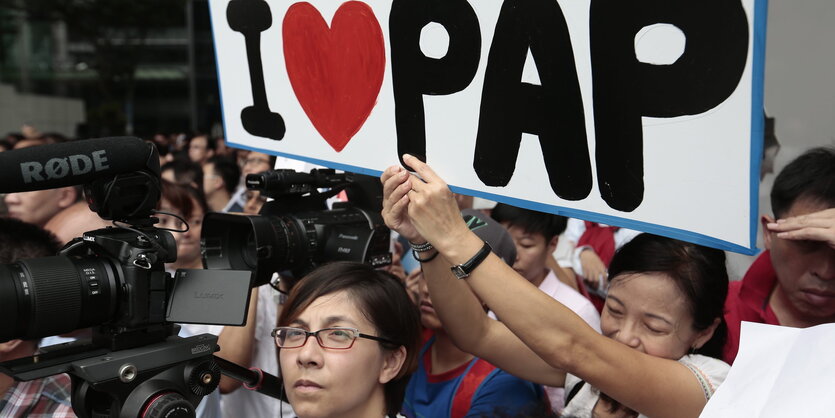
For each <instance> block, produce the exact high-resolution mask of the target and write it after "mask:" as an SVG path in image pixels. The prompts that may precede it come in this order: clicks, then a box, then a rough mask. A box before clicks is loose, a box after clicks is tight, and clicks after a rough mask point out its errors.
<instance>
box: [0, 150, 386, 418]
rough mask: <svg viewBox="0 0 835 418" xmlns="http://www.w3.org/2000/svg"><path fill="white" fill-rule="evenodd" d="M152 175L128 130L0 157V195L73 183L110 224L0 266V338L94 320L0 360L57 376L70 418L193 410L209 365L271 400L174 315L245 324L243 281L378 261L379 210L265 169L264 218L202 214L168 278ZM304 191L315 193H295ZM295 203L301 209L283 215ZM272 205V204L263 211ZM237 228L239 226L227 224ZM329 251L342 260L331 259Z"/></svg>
mask: <svg viewBox="0 0 835 418" xmlns="http://www.w3.org/2000/svg"><path fill="white" fill-rule="evenodd" d="M159 171H160V168H159V159H158V156H157V152H156V149H155V148H154V147H153V145H151V144H148V143H145V142H143V141H142V140H140V139H137V138H130V137H121V138H103V139H91V140H85V141H78V142H73V143H65V144H54V145H47V146H40V147H34V148H26V149H21V150H14V151H7V152H4V153H3V154H2V155H0V178H2V179H3V185H2V186H0V189H2V190H0V191H2V192H19V191H30V190H43V189H49V188H56V187H65V186H71V185H78V184H83V188H84V194H85V197H86V199H87V203H88V204H89V206H90V209H91V210H93V211H94V212H96V213H97V214H98V215H99V216H100V217H102V218H103V219H106V220H112V221H113V224H114V227H107V228H104V229H99V230H95V231H89V232H85V233H84V234H83V236H82V237H80V238H76V239H74V240H73V241H71V242H70V243H69V244H67V245H66V246H65V247H64V248H63V249H62V250H61V252H60V253H59V255H57V256H53V257H45V258H37V259H30V260H21V261H18V262H16V263H13V264H9V265H0V315H2V318H4V319H3V321H2V324H0V341H6V340H10V339H15V338H20V339H36V338H40V337H45V336H51V335H56V334H61V333H66V332H70V331H73V330H76V329H80V328H86V327H93V336H92V339H91V340H90V341H86V340H85V341H77V342H74V343H69V344H62V345H59V346H54V347H46V348H44V349H43V350H42V351H43V352H42V353H41V354H38V355H36V356H33V357H29V358H24V359H18V360H12V361H8V362H5V363H2V364H0V371H2V372H3V373H6V374H8V375H10V376H13V377H14V378H15V379H17V380H32V379H38V378H43V377H46V376H50V375H54V374H58V373H68V374H69V375H70V377H71V379H72V403H73V409H74V410H75V412H76V414H77V415H78V416H80V417H89V416H111V417H117V416H118V417H135V416H137V415H138V414H139V413H140V412H142V413H143V414H144V415H143V416H148V417H150V416H165V417H174V416H194V405H196V404H197V403H199V401H200V399H201V398H202V397H203V396H205V395H206V394H208V393H210V392H212V391H213V390H215V389H216V387H217V384H218V382H219V378H220V373H221V372H222V373H224V374H226V375H228V376H231V377H232V378H235V379H238V380H242V381H244V382H245V383H248V384H249V385H250V386H254V384H255V382H264V381H266V382H268V384H264V385H262V386H261V388H260V389H258V391H259V392H261V393H264V394H266V395H268V396H273V397H279V395H280V392H281V390H280V389H281V388H280V387H279V386H280V382H279V381H278V380H276V379H275V378H274V377H272V376H270V375H268V374H266V373H263V372H260V371H258V372H253V371H250V370H248V369H245V368H241V367H240V366H237V365H234V364H232V363H229V362H226V361H223V360H222V359H219V358H217V357H214V356H213V353H214V352H215V351H217V350H218V349H219V347H217V337H216V336H214V335H211V334H203V335H198V336H194V337H189V338H180V337H177V336H176V334H177V333H178V331H179V326H177V325H176V323H209V324H221V325H242V324H244V323H245V322H246V312H247V309H248V305H249V293H250V292H249V291H250V288H252V287H254V286H258V285H261V284H265V283H267V282H269V280H270V278H271V277H272V276H273V273H275V272H287V273H288V274H297V276H295V277H301V275H303V274H305V273H306V272H307V271H309V270H310V269H312V268H313V267H315V265H317V264H318V263H320V262H322V261H325V260H335V259H351V260H357V261H367V262H370V263H372V264H374V265H383V264H386V263H387V262H390V257H391V255H390V253H388V236H389V232H388V229H385V227H384V226H381V225H382V222H381V221H379V214H378V213H379V211H377V212H376V213H374V212H368V211H366V210H363V209H359V208H356V207H353V206H351V205H347V206H343V207H340V208H334V209H333V210H324V209H319V206H320V205H319V204H320V203H321V204H324V199H322V196H326V195H329V193H330V192H327V193H321V192H319V191H318V188H322V187H328V186H329V185H330V186H331V187H333V189H334V190H337V189H338V190H342V189H345V188H347V187H348V186H350V185H351V184H353V177H352V175H350V174H335V173H333V172H332V171H330V172H323V173H322V174H319V173H312V174H306V173H296V174H291V173H290V172H286V171H282V172H267V173H263V174H261V175H260V176H265V177H264V179H270V180H267V181H266V183H265V187H264V189H263V190H264V193H265V195H268V196H275V197H277V198H278V197H279V196H284V197H286V200H285V199H282V203H278V202H276V201H274V202H271V203H267V205H265V207H264V210H262V213H264V214H265V215H266V214H267V213H270V215H267V216H263V217H259V216H235V215H225V214H209V215H207V217H206V221H207V223H206V226H204V230H203V242H205V243H208V244H207V245H204V259H203V261H204V267H208V268H209V269H208V270H186V269H181V270H178V271H177V272H176V273H175V274H174V276H173V277H172V276H171V274H169V273H167V272H166V271H165V268H164V264H165V263H170V262H173V261H176V258H177V257H176V251H177V250H176V243H175V241H174V238H173V236H172V234H171V231H169V230H165V229H160V228H156V227H154V224H156V223H157V222H158V218H156V217H155V215H160V214H161V213H159V212H157V211H156V210H155V208H156V206H157V202H158V201H159V199H160V196H161V183H160V177H159ZM274 173H282V174H278V176H279V177H281V176H284V178H285V179H292V187H289V188H290V189H293V190H294V192H293V193H290V195H285V194H283V192H278V191H276V190H279V189H281V190H283V189H286V188H288V187H287V186H275V185H277V184H283V183H282V181H278V183H276V181H275V180H276V179H275V178H274V176H275V175H276V174H274ZM320 180H321V181H320ZM376 184H377V185H379V182H377V183H376ZM312 188H316V189H317V190H316V191H315V192H314V191H310V192H309V193H301V194H299V193H297V192H296V191H298V190H301V189H305V190H312ZM277 200H278V199H277ZM296 204H298V205H301V206H299V207H298V208H296V209H294V205H296ZM274 207H280V208H281V210H278V211H277V212H275V215H272V213H273V209H271V208H274ZM314 208H317V209H314ZM360 219H362V220H363V221H362V222H360ZM378 221H379V222H378ZM242 222H245V223H249V224H250V225H252V228H251V230H249V231H246V230H243V229H241V228H239V224H240V223H242ZM363 228H364V229H363ZM174 232H177V231H174ZM332 234H336V235H335V236H334V235H332ZM383 238H385V248H383V247H384V242H383V241H384V240H383ZM343 242H344V243H343ZM349 243H355V244H356V243H362V245H360V246H359V247H358V246H356V245H354V246H351V245H349ZM360 247H362V248H360ZM331 249H333V250H332V251H333V252H334V253H335V254H342V255H343V256H342V258H339V257H336V256H335V257H334V258H330V257H331ZM357 254H363V256H362V257H361V258H360V259H358V258H357ZM288 277H289V276H288ZM206 295H210V296H212V297H206ZM269 382H271V384H269Z"/></svg>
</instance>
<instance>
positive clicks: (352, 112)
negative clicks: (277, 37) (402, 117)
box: [282, 1, 386, 152]
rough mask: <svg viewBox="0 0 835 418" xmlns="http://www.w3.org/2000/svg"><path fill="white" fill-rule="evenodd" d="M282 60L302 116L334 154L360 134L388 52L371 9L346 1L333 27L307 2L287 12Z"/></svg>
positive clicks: (294, 6)
mask: <svg viewBox="0 0 835 418" xmlns="http://www.w3.org/2000/svg"><path fill="white" fill-rule="evenodd" d="M282 32H283V36H284V61H285V63H286V66H287V75H288V76H289V77H290V84H291V85H292V86H293V91H294V92H295V93H296V98H297V99H298V100H299V103H300V104H301V106H302V109H304V113H306V114H307V117H308V118H309V119H310V121H311V122H313V126H314V127H316V130H317V131H319V134H321V135H322V137H323V138H325V141H328V144H330V146H331V147H333V149H335V150H336V151H337V152H339V151H342V149H343V148H345V145H347V144H348V142H349V141H350V140H351V138H352V137H353V136H354V134H356V133H357V131H359V129H360V128H361V127H362V125H363V124H364V123H365V120H366V119H368V115H370V114H371V110H372V109H373V108H374V105H375V104H376V103H377V95H378V94H379V93H380V87H381V86H382V84H383V74H384V73H385V66H386V52H385V46H384V43H383V42H384V40H383V31H382V30H381V29H380V24H379V23H378V22H377V17H376V16H375V15H374V12H373V11H372V10H371V8H370V7H369V6H368V5H367V4H365V3H362V2H359V1H349V2H346V3H344V4H342V6H340V7H339V9H338V10H337V11H336V13H335V14H334V16H333V22H332V24H331V27H330V28H328V24H327V22H325V19H323V18H322V15H321V14H320V13H319V11H318V10H316V8H315V7H313V6H312V5H311V4H310V3H296V4H294V5H292V6H290V8H289V9H288V10H287V14H286V15H285V16H284V26H283V28H282Z"/></svg>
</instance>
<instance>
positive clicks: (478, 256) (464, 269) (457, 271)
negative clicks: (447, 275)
mask: <svg viewBox="0 0 835 418" xmlns="http://www.w3.org/2000/svg"><path fill="white" fill-rule="evenodd" d="M490 251H493V248H491V247H490V244H488V243H487V241H484V246H482V247H481V249H480V250H478V252H477V253H475V255H474V256H473V258H471V259H469V260H467V261H466V262H465V263H463V264H458V265H455V266H452V267H450V270H452V274H454V275H455V277H457V278H458V279H466V278H467V277H470V273H472V272H473V270H475V268H476V267H478V265H479V264H481V262H482V261H484V259H485V258H487V255H488V254H490Z"/></svg>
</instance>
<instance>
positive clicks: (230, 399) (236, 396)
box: [220, 284, 295, 418]
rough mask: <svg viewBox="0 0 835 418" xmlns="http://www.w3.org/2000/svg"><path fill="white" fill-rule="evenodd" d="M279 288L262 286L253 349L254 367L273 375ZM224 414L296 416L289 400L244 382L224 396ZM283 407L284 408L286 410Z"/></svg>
mask: <svg viewBox="0 0 835 418" xmlns="http://www.w3.org/2000/svg"><path fill="white" fill-rule="evenodd" d="M275 293H278V292H276V291H275V290H274V289H273V288H272V287H271V286H270V285H269V284H265V285H263V286H261V287H259V288H258V308H257V310H256V316H255V318H250V319H248V320H255V321H257V323H256V324H255V344H254V346H253V353H252V367H257V368H259V369H261V370H263V371H265V372H267V373H269V374H271V375H273V376H279V374H278V359H277V356H276V348H275V341H274V340H273V337H272V336H271V335H270V332H272V330H273V328H275V324H276V321H277V320H278V305H277V304H276V302H275V298H274V294H275ZM220 399H221V408H222V409H223V415H224V416H226V417H271V418H274V417H279V416H280V415H279V414H280V413H281V414H283V416H285V417H293V416H295V412H293V409H292V408H291V407H290V405H289V404H286V403H284V402H281V401H279V400H278V399H275V398H271V397H269V396H266V395H262V394H260V393H258V392H255V391H252V390H249V389H247V388H245V387H243V386H241V387H239V388H238V389H236V390H234V391H233V392H232V393H226V394H224V395H222V396H221V397H220ZM282 410H283V411H282Z"/></svg>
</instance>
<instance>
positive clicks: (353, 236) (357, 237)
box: [338, 234, 360, 241]
mask: <svg viewBox="0 0 835 418" xmlns="http://www.w3.org/2000/svg"><path fill="white" fill-rule="evenodd" d="M338 237H339V238H340V239H349V240H352V241H357V240H359V239H360V237H359V236H357V235H345V234H339V235H338Z"/></svg>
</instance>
